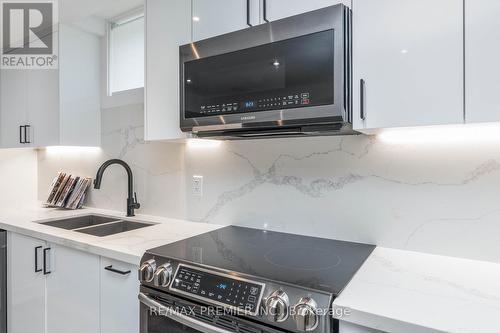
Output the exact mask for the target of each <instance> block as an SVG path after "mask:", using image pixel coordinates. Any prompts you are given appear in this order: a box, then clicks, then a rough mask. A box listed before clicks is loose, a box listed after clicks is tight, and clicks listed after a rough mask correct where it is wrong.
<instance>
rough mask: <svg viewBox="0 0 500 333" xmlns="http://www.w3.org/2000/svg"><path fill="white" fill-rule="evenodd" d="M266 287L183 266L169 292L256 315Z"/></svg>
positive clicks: (237, 278)
mask: <svg viewBox="0 0 500 333" xmlns="http://www.w3.org/2000/svg"><path fill="white" fill-rule="evenodd" d="M264 287H265V285H264V284H263V283H258V282H253V281H249V280H246V279H241V278H239V277H236V276H231V275H227V274H220V273H215V272H211V271H209V270H205V269H200V268H196V267H191V266H187V265H182V264H181V265H179V267H178V269H177V272H176V274H175V277H174V280H173V282H172V285H171V286H170V290H171V291H174V292H178V293H180V294H184V295H187V296H191V297H193V298H196V299H200V300H204V301H207V302H208V303H213V304H216V305H221V306H224V307H226V308H231V309H236V310H238V311H243V312H244V313H247V314H250V315H256V314H257V312H258V309H259V304H260V301H261V299H262V293H263V291H264Z"/></svg>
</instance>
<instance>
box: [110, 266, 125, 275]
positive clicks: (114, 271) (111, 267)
mask: <svg viewBox="0 0 500 333" xmlns="http://www.w3.org/2000/svg"><path fill="white" fill-rule="evenodd" d="M104 269H105V270H107V271H110V272H113V273H116V274H120V275H129V274H130V273H131V271H121V270H119V269H116V268H113V265H109V266H106V267H104Z"/></svg>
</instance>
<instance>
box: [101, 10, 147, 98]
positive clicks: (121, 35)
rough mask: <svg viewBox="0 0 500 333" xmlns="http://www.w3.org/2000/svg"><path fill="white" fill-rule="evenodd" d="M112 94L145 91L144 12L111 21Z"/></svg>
mask: <svg viewBox="0 0 500 333" xmlns="http://www.w3.org/2000/svg"><path fill="white" fill-rule="evenodd" d="M108 50H109V52H108V57H109V59H108V93H109V95H112V94H113V93H116V92H119V91H125V90H131V89H136V88H142V87H144V9H142V8H141V9H140V10H135V11H134V12H133V13H128V14H127V15H124V16H121V17H119V18H117V19H114V20H111V22H110V24H109V33H108Z"/></svg>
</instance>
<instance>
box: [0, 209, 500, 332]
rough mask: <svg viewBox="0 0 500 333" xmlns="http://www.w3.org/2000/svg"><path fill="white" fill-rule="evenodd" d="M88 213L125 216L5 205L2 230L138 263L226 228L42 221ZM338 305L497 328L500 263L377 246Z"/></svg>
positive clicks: (353, 313) (369, 316)
mask: <svg viewBox="0 0 500 333" xmlns="http://www.w3.org/2000/svg"><path fill="white" fill-rule="evenodd" d="M89 214H97V215H104V216H112V217H117V218H124V217H125V214H124V213H122V212H116V211H110V210H103V209H94V208H84V209H81V210H77V211H67V210H58V209H54V208H42V207H41V205H40V204H37V205H31V206H28V207H24V208H12V209H5V208H3V209H0V229H4V230H8V231H13V232H17V233H20V234H23V235H26V236H31V237H35V238H39V239H43V240H46V241H48V242H51V243H54V244H59V245H63V246H68V247H72V248H75V249H79V250H82V251H86V252H89V253H93V254H96V255H101V256H105V257H108V258H111V259H115V260H120V261H124V262H128V263H131V264H136V265H138V264H139V262H140V259H141V256H142V255H143V253H144V252H145V251H146V250H147V249H150V248H154V247H157V246H161V245H164V244H168V243H172V242H175V241H178V240H181V239H185V238H188V237H191V236H195V235H198V234H202V233H205V232H209V231H212V230H215V229H218V228H220V227H222V226H219V225H213V224H205V223H195V222H189V221H184V220H177V219H170V218H162V217H155V216H146V215H137V216H136V217H134V218H131V219H132V220H137V221H144V222H151V223H157V224H155V225H153V226H151V227H146V228H142V229H137V230H132V231H128V232H124V233H120V234H116V235H111V236H106V237H96V236H91V235H87V234H83V233H78V232H75V231H71V230H64V229H60V228H55V227H50V226H45V225H42V224H39V223H37V222H42V221H48V220H53V219H59V218H64V217H74V216H81V215H89ZM127 219H130V218H127ZM334 310H335V313H336V314H338V315H339V316H338V318H339V319H340V320H342V321H346V322H351V323H353V324H357V325H360V326H365V327H369V328H373V329H377V330H380V331H384V332H394V333H402V332H404V333H435V332H453V333H455V332H456V333H476V332H477V333H484V332H494V331H497V330H498V329H497V326H498V322H497V318H498V317H499V316H500V264H495V263H488V262H480V261H474V260H467V259H459V258H453V257H444V256H437V255H430V254H424V253H417V252H410V251H402V250H395V249H388V248H382V247H378V248H376V249H375V250H374V252H373V253H372V254H371V255H370V257H369V258H368V259H367V260H366V262H365V263H364V265H363V266H362V267H361V268H360V270H359V271H358V272H357V274H356V275H355V276H354V277H353V279H352V280H351V281H350V283H349V284H348V286H347V287H346V288H345V289H344V290H343V291H342V293H341V294H340V296H339V297H338V298H337V299H336V300H335V302H334Z"/></svg>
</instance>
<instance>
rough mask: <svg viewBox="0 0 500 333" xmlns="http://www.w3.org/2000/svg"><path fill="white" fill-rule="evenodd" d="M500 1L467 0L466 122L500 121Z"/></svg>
mask: <svg viewBox="0 0 500 333" xmlns="http://www.w3.org/2000/svg"><path fill="white" fill-rule="evenodd" d="M499 17H500V1H498V0H465V114H466V122H486V121H500V99H499V98H498V93H499V92H500V80H499V77H500V61H499V59H500V39H499V37H500V20H499Z"/></svg>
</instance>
